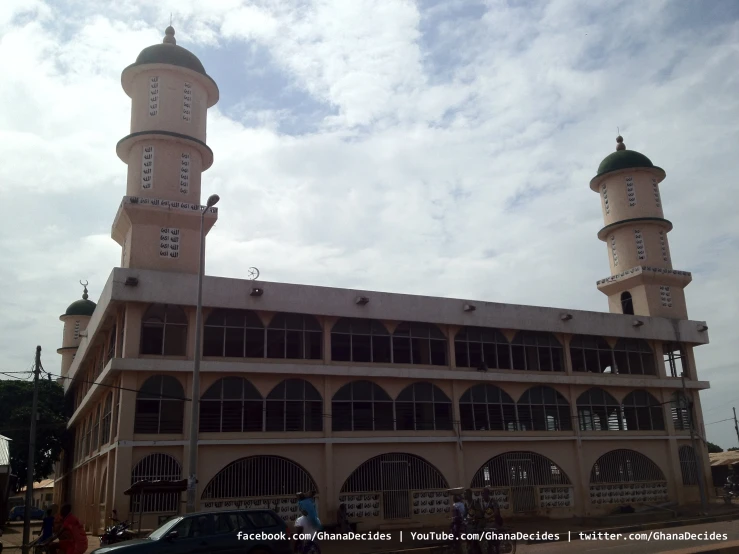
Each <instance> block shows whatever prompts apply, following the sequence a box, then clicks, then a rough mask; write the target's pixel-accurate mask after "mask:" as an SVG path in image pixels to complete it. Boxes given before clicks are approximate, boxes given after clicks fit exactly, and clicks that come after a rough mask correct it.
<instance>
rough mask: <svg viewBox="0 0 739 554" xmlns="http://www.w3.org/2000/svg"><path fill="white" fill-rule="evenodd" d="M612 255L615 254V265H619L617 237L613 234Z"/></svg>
mask: <svg viewBox="0 0 739 554" xmlns="http://www.w3.org/2000/svg"><path fill="white" fill-rule="evenodd" d="M610 240H611V256H613V265H614V266H617V265H618V251H617V250H616V237H615V236H614V235H611V238H610Z"/></svg>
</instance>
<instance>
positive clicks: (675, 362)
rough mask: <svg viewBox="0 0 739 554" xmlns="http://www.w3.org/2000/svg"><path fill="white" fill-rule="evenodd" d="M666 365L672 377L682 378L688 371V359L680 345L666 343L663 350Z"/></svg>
mask: <svg viewBox="0 0 739 554" xmlns="http://www.w3.org/2000/svg"><path fill="white" fill-rule="evenodd" d="M663 352H664V361H665V365H667V367H669V368H670V375H671V376H672V377H680V376H682V375H683V373H687V371H685V370H686V369H687V358H686V356H685V355H684V353H683V349H682V348H681V347H680V345H679V344H672V343H666V344H665V345H664V348H663Z"/></svg>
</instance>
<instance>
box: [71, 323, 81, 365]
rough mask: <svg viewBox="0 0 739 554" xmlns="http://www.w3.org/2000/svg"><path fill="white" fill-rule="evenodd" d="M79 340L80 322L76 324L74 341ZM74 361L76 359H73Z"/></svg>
mask: <svg viewBox="0 0 739 554" xmlns="http://www.w3.org/2000/svg"><path fill="white" fill-rule="evenodd" d="M78 338H80V322H79V320H78V321H75V322H74V339H75V340H77V339H78ZM72 359H74V358H72Z"/></svg>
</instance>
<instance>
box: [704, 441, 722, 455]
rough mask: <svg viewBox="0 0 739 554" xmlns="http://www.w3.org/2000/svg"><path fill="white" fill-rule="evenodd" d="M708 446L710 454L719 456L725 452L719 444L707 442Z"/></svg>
mask: <svg viewBox="0 0 739 554" xmlns="http://www.w3.org/2000/svg"><path fill="white" fill-rule="evenodd" d="M706 446H707V447H708V453H709V454H718V453H719V452H723V451H724V449H723V448H721V447H720V446H719V445H718V444H713V443H712V442H706Z"/></svg>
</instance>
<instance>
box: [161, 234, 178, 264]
mask: <svg viewBox="0 0 739 554" xmlns="http://www.w3.org/2000/svg"><path fill="white" fill-rule="evenodd" d="M159 255H160V256H161V257H162V258H179V257H180V230H179V229H176V228H174V227H161V228H160V229H159Z"/></svg>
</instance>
